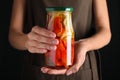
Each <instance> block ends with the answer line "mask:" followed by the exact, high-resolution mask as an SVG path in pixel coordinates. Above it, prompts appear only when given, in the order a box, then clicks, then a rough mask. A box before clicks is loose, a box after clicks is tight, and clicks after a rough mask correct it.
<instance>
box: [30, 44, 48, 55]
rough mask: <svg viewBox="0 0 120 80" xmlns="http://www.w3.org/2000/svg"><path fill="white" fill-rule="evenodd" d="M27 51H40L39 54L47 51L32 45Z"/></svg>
mask: <svg viewBox="0 0 120 80" xmlns="http://www.w3.org/2000/svg"><path fill="white" fill-rule="evenodd" d="M28 51H29V52H30V53H41V54H42V53H46V52H47V50H46V49H42V48H36V47H33V46H31V47H29V49H28Z"/></svg>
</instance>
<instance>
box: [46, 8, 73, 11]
mask: <svg viewBox="0 0 120 80" xmlns="http://www.w3.org/2000/svg"><path fill="white" fill-rule="evenodd" d="M46 11H73V8H72V7H47V8H46Z"/></svg>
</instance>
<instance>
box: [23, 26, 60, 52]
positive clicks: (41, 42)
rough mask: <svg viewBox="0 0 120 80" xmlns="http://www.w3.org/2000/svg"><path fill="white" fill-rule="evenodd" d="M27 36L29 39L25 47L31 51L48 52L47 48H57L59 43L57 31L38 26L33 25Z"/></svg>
mask: <svg viewBox="0 0 120 80" xmlns="http://www.w3.org/2000/svg"><path fill="white" fill-rule="evenodd" d="M27 36H28V40H27V41H26V43H25V47H26V48H27V50H28V51H29V52H31V53H46V52H47V50H55V49H56V45H57V44H58V43H59V42H58V40H57V39H55V37H56V35H55V33H53V32H51V31H49V30H47V29H44V28H40V27H38V26H35V27H33V28H32V30H31V32H30V33H28V34H27Z"/></svg>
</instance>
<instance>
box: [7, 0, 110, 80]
mask: <svg viewBox="0 0 120 80" xmlns="http://www.w3.org/2000/svg"><path fill="white" fill-rule="evenodd" d="M51 6H58V7H66V6H71V7H73V8H74V12H73V17H72V19H73V27H74V31H75V54H76V55H77V57H76V58H75V61H76V62H75V63H74V65H73V66H72V67H70V68H69V69H61V70H57V69H51V68H47V67H44V58H43V57H44V53H46V52H47V50H55V49H56V45H57V44H58V43H59V42H58V40H57V39H55V37H56V34H55V33H53V32H51V31H49V30H47V29H45V24H46V11H45V8H46V7H51ZM110 39H111V31H110V24H109V16H108V10H107V4H106V0H75V1H73V0H67V1H65V0H51V1H50V0H14V2H13V10H12V17H11V24H10V30H9V41H10V44H11V45H12V46H13V47H14V48H15V49H18V50H20V51H23V52H24V51H25V53H24V55H25V56H24V57H23V62H22V63H23V67H22V69H23V71H21V72H22V74H21V80H25V79H27V80H28V79H29V80H48V79H50V80H99V79H100V78H99V77H100V76H99V73H98V66H97V64H99V63H97V61H96V60H97V59H96V58H97V56H98V55H97V54H98V53H96V52H95V51H96V50H98V49H100V48H103V47H104V46H106V45H107V44H108V43H109V42H110ZM26 51H28V52H26ZM96 55H97V56H96Z"/></svg>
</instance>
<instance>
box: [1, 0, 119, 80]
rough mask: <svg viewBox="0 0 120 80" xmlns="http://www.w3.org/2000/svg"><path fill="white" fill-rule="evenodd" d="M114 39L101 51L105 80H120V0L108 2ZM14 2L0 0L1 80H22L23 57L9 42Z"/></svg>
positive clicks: (108, 0) (109, 0)
mask: <svg viewBox="0 0 120 80" xmlns="http://www.w3.org/2000/svg"><path fill="white" fill-rule="evenodd" d="M107 3H108V10H109V16H110V25H111V31H112V39H111V42H110V43H109V45H107V46H105V47H104V48H102V49H100V52H101V60H102V76H103V80H120V79H117V78H119V73H120V72H119V68H120V67H119V66H118V65H119V63H120V62H119V54H120V48H119V46H120V20H119V19H120V4H119V0H107ZM11 8H12V0H0V73H1V74H0V78H1V79H0V80H9V79H10V80H12V79H16V80H20V78H19V77H20V75H21V74H20V70H21V68H20V67H21V65H20V64H21V63H20V61H21V55H22V54H18V53H17V50H14V49H13V48H12V47H11V46H10V45H9V42H8V29H9V23H10V16H11Z"/></svg>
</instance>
